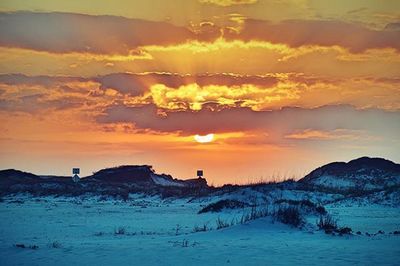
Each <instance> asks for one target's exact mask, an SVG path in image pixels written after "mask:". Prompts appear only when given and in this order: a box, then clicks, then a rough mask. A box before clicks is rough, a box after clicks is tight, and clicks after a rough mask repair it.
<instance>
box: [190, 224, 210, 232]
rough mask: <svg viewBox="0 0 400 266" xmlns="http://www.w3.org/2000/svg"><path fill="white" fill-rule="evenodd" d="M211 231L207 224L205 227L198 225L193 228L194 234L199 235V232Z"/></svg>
mask: <svg viewBox="0 0 400 266" xmlns="http://www.w3.org/2000/svg"><path fill="white" fill-rule="evenodd" d="M209 230H211V229H210V228H208V227H207V224H204V225H203V226H197V225H196V226H195V227H194V228H193V232H194V233H197V232H206V231H209Z"/></svg>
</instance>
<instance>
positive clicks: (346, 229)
mask: <svg viewBox="0 0 400 266" xmlns="http://www.w3.org/2000/svg"><path fill="white" fill-rule="evenodd" d="M351 231H352V230H351V228H350V227H342V228H339V229H338V230H337V232H338V233H339V234H342V235H349V234H351Z"/></svg>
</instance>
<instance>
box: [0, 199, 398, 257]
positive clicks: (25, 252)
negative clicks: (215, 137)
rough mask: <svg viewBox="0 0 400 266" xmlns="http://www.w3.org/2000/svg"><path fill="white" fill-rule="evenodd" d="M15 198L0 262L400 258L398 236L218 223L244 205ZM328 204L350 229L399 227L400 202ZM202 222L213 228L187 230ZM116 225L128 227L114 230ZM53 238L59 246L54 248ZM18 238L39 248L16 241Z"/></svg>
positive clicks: (1, 206)
mask: <svg viewBox="0 0 400 266" xmlns="http://www.w3.org/2000/svg"><path fill="white" fill-rule="evenodd" d="M12 200H14V199H11V198H9V199H6V200H5V201H4V202H2V203H0V217H1V219H0V264H1V265H74V264H75V265H294V264H297V263H302V264H304V265H349V264H351V265H353V264H356V265H396V264H397V263H398V261H399V260H400V236H396V235H390V234H388V233H386V234H384V235H376V236H373V237H367V236H365V235H361V236H358V235H354V236H345V237H339V236H329V235H325V234H324V233H322V232H320V231H315V230H312V229H305V230H298V229H294V228H290V227H288V226H286V225H283V224H280V223H272V221H271V219H270V218H262V219H259V220H257V221H253V222H250V223H248V224H244V225H240V224H239V225H235V226H233V227H229V228H226V229H222V230H215V227H216V224H215V220H216V219H217V218H218V217H221V219H224V220H226V221H228V220H231V219H232V218H235V217H236V218H238V217H240V216H241V214H242V213H243V210H236V211H225V212H224V213H222V214H221V213H220V214H202V215H198V214H197V211H198V210H199V209H200V208H201V206H200V203H187V200H176V201H161V200H160V199H158V198H148V197H145V198H140V197H138V198H136V199H133V200H131V201H130V202H119V201H113V200H109V201H102V202H98V201H96V200H94V199H93V198H92V199H86V200H82V201H81V200H76V199H73V198H70V199H60V198H58V199H52V198H42V199H38V200H34V199H27V198H25V199H24V203H12V202H10V201H12ZM203 205H204V204H203ZM329 208H330V210H331V211H332V212H333V213H334V214H335V215H336V216H337V217H338V218H339V219H340V220H339V221H340V222H341V223H347V224H348V225H351V226H353V230H354V231H358V230H361V231H362V232H365V231H366V230H369V232H371V233H375V232H377V231H378V230H384V231H385V232H390V231H394V230H398V229H400V210H399V209H398V208H397V209H396V208H389V207H382V206H375V207H354V206H353V207H344V206H330V207H329ZM353 214H354V215H353ZM366 214H367V215H366ZM314 219H315V218H313V217H310V218H309V220H310V222H311V223H312V222H313V220H314ZM177 224H179V226H177ZM203 224H208V227H213V230H211V231H208V232H200V233H193V232H192V231H193V228H194V226H195V225H203ZM119 227H123V228H124V229H125V230H126V232H125V234H121V235H115V230H116V229H118V228H119ZM177 228H178V231H177ZM54 242H57V243H59V244H60V245H61V247H57V248H54V247H52V245H53V243H54ZM17 243H23V244H25V245H37V246H39V249H37V250H31V249H27V248H25V249H22V248H16V247H15V246H13V245H14V244H17Z"/></svg>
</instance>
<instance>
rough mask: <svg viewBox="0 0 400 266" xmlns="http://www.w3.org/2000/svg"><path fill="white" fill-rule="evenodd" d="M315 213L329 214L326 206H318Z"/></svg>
mask: <svg viewBox="0 0 400 266" xmlns="http://www.w3.org/2000/svg"><path fill="white" fill-rule="evenodd" d="M315 211H316V212H317V213H319V214H327V213H328V212H327V211H326V209H325V207H324V206H317V207H316V208H315Z"/></svg>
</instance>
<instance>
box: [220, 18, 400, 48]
mask: <svg viewBox="0 0 400 266" xmlns="http://www.w3.org/2000/svg"><path fill="white" fill-rule="evenodd" d="M224 38H226V39H227V40H236V39H240V40H244V41H250V40H259V41H268V42H272V43H283V44H287V45H289V46H290V47H300V46H306V45H316V46H335V45H336V46H341V47H344V48H346V49H348V50H350V51H351V52H355V53H359V52H363V51H365V50H367V49H381V48H394V49H396V50H397V51H399V50H400V42H399V41H398V40H399V39H400V31H388V30H383V31H378V30H372V29H368V28H366V27H364V26H362V25H358V24H351V23H347V22H342V21H335V20H325V21H321V20H286V21H282V22H280V23H271V22H268V21H263V20H255V19H247V20H245V22H244V24H243V25H242V30H241V31H240V32H237V31H229V30H226V31H225V32H224Z"/></svg>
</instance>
